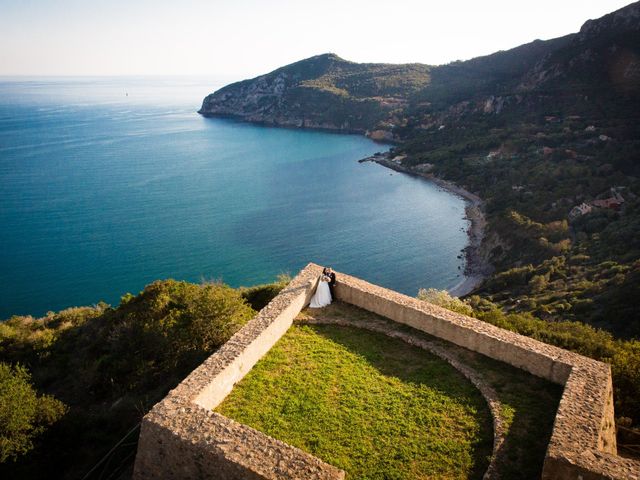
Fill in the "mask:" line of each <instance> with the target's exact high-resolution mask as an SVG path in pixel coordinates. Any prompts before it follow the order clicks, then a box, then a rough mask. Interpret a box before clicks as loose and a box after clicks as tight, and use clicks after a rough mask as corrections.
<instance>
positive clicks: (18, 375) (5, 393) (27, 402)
mask: <svg viewBox="0 0 640 480" xmlns="http://www.w3.org/2000/svg"><path fill="white" fill-rule="evenodd" d="M65 411H66V406H65V405H64V404H63V403H62V402H60V401H59V400H56V399H55V398H53V397H51V396H49V395H38V394H37V392H36V391H35V389H34V388H33V386H32V385H31V375H30V374H29V372H28V371H27V369H26V368H24V367H22V366H20V365H16V366H11V365H9V364H8V363H4V362H0V462H6V461H7V460H9V459H13V460H16V459H17V458H18V457H19V456H20V455H24V454H25V453H27V452H29V451H30V450H31V449H32V448H33V440H34V439H35V438H36V437H37V436H39V435H41V434H42V433H43V432H44V431H45V430H46V429H47V428H48V427H49V426H51V425H53V424H54V423H55V422H56V421H57V420H58V419H60V418H61V417H62V416H63V415H64V413H65Z"/></svg>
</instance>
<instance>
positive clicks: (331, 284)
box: [323, 267, 336, 298]
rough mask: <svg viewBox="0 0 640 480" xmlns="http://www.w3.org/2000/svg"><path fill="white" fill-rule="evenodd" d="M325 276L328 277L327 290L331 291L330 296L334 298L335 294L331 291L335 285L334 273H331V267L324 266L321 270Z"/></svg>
mask: <svg viewBox="0 0 640 480" xmlns="http://www.w3.org/2000/svg"><path fill="white" fill-rule="evenodd" d="M323 273H324V274H325V275H326V276H327V277H329V291H330V292H331V298H335V294H334V293H333V287H335V285H336V274H335V273H333V270H331V267H326V268H325V269H324V272H323Z"/></svg>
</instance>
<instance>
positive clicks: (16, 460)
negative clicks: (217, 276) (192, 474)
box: [0, 279, 286, 479]
mask: <svg viewBox="0 0 640 480" xmlns="http://www.w3.org/2000/svg"><path fill="white" fill-rule="evenodd" d="M285 282H286V279H284V280H282V281H281V282H278V283H274V284H269V285H262V286H258V287H253V288H248V289H232V288H230V287H228V286H226V285H223V284H205V285H195V284H191V283H186V282H177V281H174V280H164V281H158V282H155V283H152V284H151V285H148V286H147V287H146V288H145V289H144V291H142V292H141V293H140V294H139V295H137V296H133V295H130V294H127V295H125V296H123V297H122V300H121V303H120V305H119V306H117V307H115V308H112V307H110V306H108V305H106V304H98V305H96V306H93V307H78V308H70V309H67V310H63V311H61V312H58V313H53V312H50V313H49V314H47V316H45V317H43V318H39V319H34V318H32V317H21V316H14V317H12V318H10V319H8V320H6V321H3V322H0V477H2V478H24V479H41V478H68V479H77V478H83V477H84V476H85V474H88V473H90V472H91V470H92V468H93V467H94V466H96V465H98V468H97V469H96V470H94V471H93V474H92V476H90V477H88V478H118V476H119V475H120V474H122V473H123V472H124V473H125V474H126V473H127V472H128V471H129V469H130V468H131V466H132V461H133V456H134V455H135V451H136V443H137V430H136V427H137V425H138V423H139V422H140V420H141V418H142V416H143V415H144V414H145V413H146V412H147V411H148V410H149V409H150V408H151V407H152V406H153V405H154V404H155V403H157V402H158V401H159V400H161V399H162V398H163V397H164V396H165V395H166V394H167V393H168V391H169V390H170V389H172V388H174V387H175V386H176V385H177V384H178V383H179V382H180V381H181V380H182V379H183V378H185V377H186V376H187V374H188V373H189V372H191V370H193V369H194V368H195V367H196V366H198V365H199V364H200V363H201V362H202V361H203V360H204V359H205V358H206V357H207V356H209V355H210V354H211V353H212V352H213V351H215V350H216V349H217V348H218V347H219V346H221V345H222V344H223V343H224V342H226V341H227V339H229V337H231V335H233V334H234V333H235V332H236V331H237V330H238V329H239V328H240V327H241V326H242V325H244V323H246V322H247V320H249V319H250V318H252V317H253V315H254V314H255V311H256V310H260V309H261V308H262V307H263V306H264V305H265V304H266V303H268V302H269V301H270V300H271V298H273V297H274V296H275V295H277V293H278V292H279V291H280V289H281V288H282V287H283V286H284V284H285ZM128 432H129V435H128V436H127V433H128ZM123 439H124V441H123V442H122V443H120V444H119V445H118V442H119V441H120V440H123ZM116 445H117V447H116V449H115V451H114V452H113V455H110V456H109V457H108V462H105V464H99V462H100V460H101V459H102V458H103V457H104V456H105V455H107V454H108V453H109V452H110V449H111V448H112V447H114V446H116ZM129 473H130V471H129ZM110 475H113V477H110Z"/></svg>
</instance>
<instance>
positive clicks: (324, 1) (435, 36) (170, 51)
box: [0, 0, 631, 78]
mask: <svg viewBox="0 0 640 480" xmlns="http://www.w3.org/2000/svg"><path fill="white" fill-rule="evenodd" d="M629 3H631V2H630V0H533V1H531V0H511V1H505V0H501V1H498V0H482V1H479V0H474V1H468V0H443V1H429V0H422V1H419V0H384V1H380V0H366V1H365V0H321V1H320V0H317V1H307V0H297V1H296V0H262V1H260V0H224V1H222V0H208V1H205V0H173V1H166V0H0V75H22V76H39V75H43V76H51V75H74V76H75V75H90V76H99V75H212V76H215V75H219V76H226V77H237V78H248V77H253V76H256V75H259V74H262V73H266V72H268V71H271V70H274V69H275V68H278V67H280V66H282V65H286V64H289V63H292V62H294V61H297V60H301V59H303V58H307V57H310V56H313V55H318V54H321V53H327V52H333V53H336V54H338V55H339V56H341V57H342V58H345V59H347V60H352V61H356V62H387V63H406V62H420V63H427V64H432V65H437V64H443V63H448V62H451V61H454V60H466V59H469V58H473V57H476V56H479V55H487V54H490V53H493V52H495V51H498V50H507V49H509V48H512V47H515V46H518V45H521V44H523V43H527V42H530V41H533V40H535V39H543V40H544V39H549V38H555V37H558V36H562V35H566V34H568V33H572V32H576V31H578V30H579V29H580V26H581V25H582V24H583V23H584V22H585V21H586V20H588V19H592V18H598V17H601V16H602V15H605V14H607V13H609V12H612V11H614V10H617V9H618V8H621V7H623V6H625V5H628V4H629Z"/></svg>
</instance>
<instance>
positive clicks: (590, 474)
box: [335, 274, 640, 480]
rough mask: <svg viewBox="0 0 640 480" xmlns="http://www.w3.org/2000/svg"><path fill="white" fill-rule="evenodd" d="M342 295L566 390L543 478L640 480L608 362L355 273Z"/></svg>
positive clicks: (343, 279) (341, 280) (341, 279)
mask: <svg viewBox="0 0 640 480" xmlns="http://www.w3.org/2000/svg"><path fill="white" fill-rule="evenodd" d="M335 292H336V297H337V298H338V300H341V301H343V302H346V303H350V304H352V305H355V306H357V307H360V308H362V309H365V310H368V311H370V312H373V313H376V314H378V315H381V316H383V317H386V318H388V319H390V320H393V321H396V322H398V323H403V324H405V325H409V326H411V327H413V328H415V329H418V330H421V331H423V332H425V333H428V334H430V335H433V336H435V337H438V338H441V339H443V340H447V341H449V342H451V343H454V344H456V345H459V346H461V347H464V348H467V349H469V350H473V351H475V352H479V353H482V354H483V355H486V356H487V357H490V358H493V359H495V360H500V361H502V362H504V363H507V364H509V365H512V366H514V367H517V368H520V369H523V370H525V371H527V372H529V373H532V374H533V375H536V376H539V377H542V378H545V379H547V380H549V381H551V382H554V383H558V384H560V385H564V391H563V394H562V398H561V400H560V405H559V406H558V411H557V413H556V419H555V422H554V427H553V432H552V436H551V440H550V442H549V447H548V450H547V455H546V458H545V464H544V469H543V474H542V478H543V479H545V480H556V479H557V480H561V479H576V480H592V479H593V480H595V479H628V480H631V479H634V480H638V479H640V462H637V461H633V460H630V459H626V458H623V457H619V456H617V455H616V438H615V423H614V415H613V393H612V392H613V390H612V383H611V369H610V367H609V366H608V365H606V364H604V363H601V362H597V361H595V360H592V359H590V358H587V357H583V356H581V355H577V354H575V353H572V352H569V351H567V350H563V349H561V348H557V347H554V346H551V345H547V344H545V343H542V342H539V341H537V340H534V339H531V338H528V337H525V336H522V335H519V334H517V333H514V332H510V331H508V330H504V329H501V328H498V327H496V326H494V325H491V324H489V323H485V322H482V321H480V320H477V319H474V318H471V317H467V316H465V315H461V314H458V313H455V312H451V311H449V310H446V309H444V308H441V307H438V306H436V305H432V304H429V303H427V302H424V301H421V300H417V299H415V298H412V297H408V296H406V295H402V294H400V293H397V292H394V291H392V290H388V289H386V288H383V287H379V286H377V285H373V284H370V283H368V282H365V281H363V280H360V279H358V278H355V277H351V276H349V275H344V274H337V284H336V288H335Z"/></svg>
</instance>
